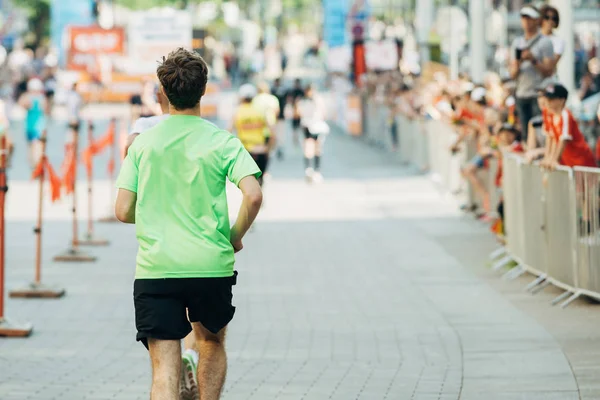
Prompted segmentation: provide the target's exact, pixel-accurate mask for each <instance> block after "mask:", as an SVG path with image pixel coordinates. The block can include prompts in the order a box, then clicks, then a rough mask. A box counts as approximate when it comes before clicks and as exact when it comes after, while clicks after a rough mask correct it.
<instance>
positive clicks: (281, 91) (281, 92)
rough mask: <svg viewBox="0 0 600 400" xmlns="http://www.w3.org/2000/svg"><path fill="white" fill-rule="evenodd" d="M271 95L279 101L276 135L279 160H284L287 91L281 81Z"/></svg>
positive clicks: (276, 84)
mask: <svg viewBox="0 0 600 400" xmlns="http://www.w3.org/2000/svg"><path fill="white" fill-rule="evenodd" d="M271 94H272V95H274V96H275V97H277V101H278V102H279V112H278V113H277V123H276V124H275V133H276V138H277V145H276V147H277V150H276V154H277V158H278V159H280V160H282V159H283V144H284V140H285V134H286V130H287V129H286V128H287V125H286V122H285V105H286V102H287V90H286V89H285V88H284V87H283V85H282V84H281V79H279V78H277V79H275V82H274V84H273V89H272V90H271Z"/></svg>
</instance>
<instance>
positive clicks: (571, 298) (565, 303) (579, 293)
mask: <svg viewBox="0 0 600 400" xmlns="http://www.w3.org/2000/svg"><path fill="white" fill-rule="evenodd" d="M581 295H582V293H581V292H575V293H573V295H572V296H571V297H569V298H568V299H567V300H565V302H564V303H562V304H561V305H560V308H566V307H567V306H568V305H569V304H571V303H572V302H574V301H575V300H577V299H578V298H579V297H580V296H581Z"/></svg>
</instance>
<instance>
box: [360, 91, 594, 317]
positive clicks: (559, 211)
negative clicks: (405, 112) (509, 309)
mask: <svg viewBox="0 0 600 400" xmlns="http://www.w3.org/2000/svg"><path fill="white" fill-rule="evenodd" d="M365 106H366V109H365V114H366V115H367V117H366V118H367V121H366V124H365V136H366V137H367V138H368V140H369V141H370V142H372V143H374V144H376V145H378V146H382V147H384V148H387V149H391V148H392V147H393V144H392V136H391V131H390V129H391V127H390V125H391V124H390V123H389V110H388V109H387V108H385V107H383V106H382V105H380V104H376V103H372V104H371V103H369V102H367V103H366V104H365ZM396 123H397V126H398V148H397V155H398V157H399V159H400V161H401V162H402V163H404V164H410V165H414V166H416V167H418V168H419V169H420V170H423V171H425V170H428V171H429V172H430V175H431V178H432V180H433V181H434V182H435V183H436V185H437V186H438V187H439V188H440V189H441V190H442V191H444V192H447V193H452V194H455V195H457V194H458V195H460V194H462V197H463V199H464V200H466V201H467V202H469V203H475V201H476V199H475V196H474V194H473V191H472V190H471V188H469V186H468V185H467V184H466V183H465V182H463V179H462V177H461V173H460V170H461V167H462V166H463V165H464V164H465V163H466V162H468V160H469V159H470V158H471V157H472V156H473V155H474V154H476V147H475V144H474V143H469V142H467V143H465V146H462V148H461V149H460V151H459V152H458V153H456V154H452V153H451V151H450V147H451V146H452V144H453V143H454V142H455V140H456V138H457V133H456V131H455V130H454V128H453V127H451V126H449V125H448V124H446V123H444V122H442V121H436V120H429V121H425V120H422V119H412V120H411V119H408V118H406V117H403V116H401V117H397V120H396ZM497 167H498V164H497V162H496V160H490V162H489V166H488V168H487V170H486V171H485V172H482V175H481V176H480V178H481V179H482V180H483V182H485V184H486V187H487V189H488V190H489V193H490V195H491V200H492V201H491V203H492V207H493V208H492V210H495V208H496V205H497V204H498V202H499V201H500V200H501V198H503V200H504V227H505V247H504V248H503V249H499V251H496V252H494V253H495V254H494V255H493V258H494V259H497V258H498V257H499V256H500V255H503V256H504V257H503V258H502V259H500V260H497V262H496V264H495V265H494V269H500V268H502V267H504V266H505V265H507V264H508V261H512V260H514V261H516V262H517V264H518V265H517V267H516V268H513V269H511V270H510V271H509V272H508V273H507V274H506V275H505V276H506V277H507V278H515V277H517V276H520V275H522V274H524V273H525V272H529V273H531V274H533V275H535V276H536V279H535V280H534V281H533V282H531V283H530V284H529V285H528V287H527V289H528V290H530V291H531V292H532V293H537V292H539V291H541V290H543V289H544V288H545V287H547V286H549V285H554V286H557V287H560V288H562V289H564V290H565V292H564V293H563V294H561V295H560V296H558V297H557V298H556V299H554V300H553V302H552V303H553V304H559V303H561V306H562V307H566V306H567V305H569V304H570V303H571V302H572V301H574V300H575V299H577V298H578V297H580V296H581V295H586V296H589V297H593V298H596V299H600V169H598V168H583V167H576V168H573V169H571V168H567V167H558V168H557V169H556V170H554V171H552V172H548V171H545V170H542V169H541V168H540V167H539V166H538V165H536V164H526V163H524V162H523V159H522V158H521V157H520V156H518V155H514V154H505V155H504V160H503V169H504V171H503V179H502V181H503V187H502V191H501V192H500V190H499V189H498V188H497V187H496V185H495V176H496V171H497Z"/></svg>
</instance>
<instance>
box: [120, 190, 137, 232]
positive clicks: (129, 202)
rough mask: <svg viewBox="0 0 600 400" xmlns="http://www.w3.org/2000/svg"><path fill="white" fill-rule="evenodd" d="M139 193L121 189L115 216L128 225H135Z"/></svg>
mask: <svg viewBox="0 0 600 400" xmlns="http://www.w3.org/2000/svg"><path fill="white" fill-rule="evenodd" d="M136 202H137V193H135V192H132V191H130V190H127V189H119V192H118V193H117V201H116V203H115V216H116V217H117V219H118V220H119V221H121V222H124V223H126V224H135V203H136Z"/></svg>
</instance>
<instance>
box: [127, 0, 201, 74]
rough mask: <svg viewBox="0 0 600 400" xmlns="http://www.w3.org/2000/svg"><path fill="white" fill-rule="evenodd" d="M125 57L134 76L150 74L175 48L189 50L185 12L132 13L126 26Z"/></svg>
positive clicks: (189, 23)
mask: <svg viewBox="0 0 600 400" xmlns="http://www.w3.org/2000/svg"><path fill="white" fill-rule="evenodd" d="M127 47H128V54H129V57H130V58H131V60H133V61H134V62H135V63H134V64H135V65H136V69H137V70H138V71H136V72H143V73H148V72H154V71H156V67H157V62H159V61H161V60H162V57H163V56H167V55H168V54H169V53H170V52H171V51H173V50H175V49H177V48H178V47H184V48H186V49H191V48H192V18H191V15H190V14H189V13H187V12H186V11H175V10H169V11H166V10H161V11H160V12H156V11H145V12H135V13H132V14H131V18H130V20H129V26H128V46H127Z"/></svg>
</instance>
